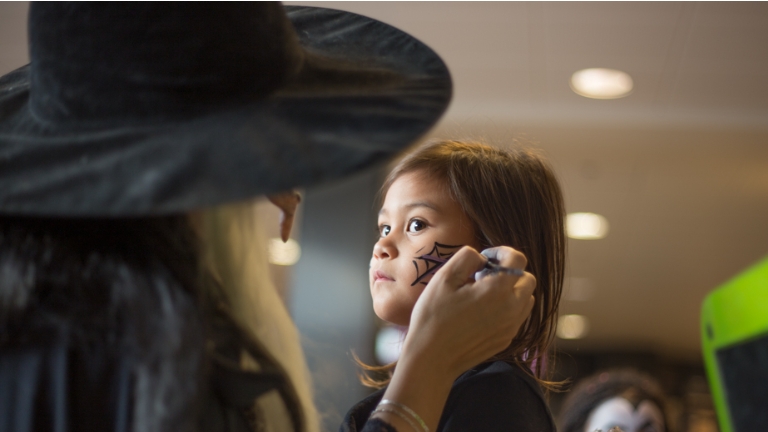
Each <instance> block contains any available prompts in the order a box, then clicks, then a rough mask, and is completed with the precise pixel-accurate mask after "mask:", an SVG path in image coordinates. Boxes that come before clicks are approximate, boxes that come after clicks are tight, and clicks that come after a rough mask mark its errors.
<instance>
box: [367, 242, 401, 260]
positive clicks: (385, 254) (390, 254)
mask: <svg viewBox="0 0 768 432" xmlns="http://www.w3.org/2000/svg"><path fill="white" fill-rule="evenodd" d="M373 256H374V257H375V258H376V259H387V258H395V257H397V248H395V247H394V245H393V244H392V242H391V241H389V239H387V238H386V237H385V238H382V239H379V241H377V242H376V244H375V245H373Z"/></svg>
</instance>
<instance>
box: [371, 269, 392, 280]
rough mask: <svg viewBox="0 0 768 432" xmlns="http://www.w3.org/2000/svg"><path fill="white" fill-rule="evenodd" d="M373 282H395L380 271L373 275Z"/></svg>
mask: <svg viewBox="0 0 768 432" xmlns="http://www.w3.org/2000/svg"><path fill="white" fill-rule="evenodd" d="M373 280H374V281H379V280H387V281H394V279H392V278H391V277H389V276H387V275H386V274H385V273H382V272H381V271H379V270H376V271H375V272H374V273H373Z"/></svg>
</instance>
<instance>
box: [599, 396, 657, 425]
mask: <svg viewBox="0 0 768 432" xmlns="http://www.w3.org/2000/svg"><path fill="white" fill-rule="evenodd" d="M613 427H619V428H621V430H622V431H623V432H665V428H664V416H663V415H662V414H661V410H660V409H659V407H657V406H656V404H655V403H653V402H652V401H649V400H643V401H641V402H640V403H639V404H637V407H635V406H633V405H632V404H631V403H630V402H629V401H628V400H626V399H624V398H623V397H619V396H617V397H614V398H611V399H607V400H605V401H603V402H601V403H600V405H598V406H596V407H595V409H593V410H592V412H591V413H590V414H589V418H588V419H587V423H586V425H585V427H584V432H594V431H596V430H602V431H608V430H610V429H611V428H613Z"/></svg>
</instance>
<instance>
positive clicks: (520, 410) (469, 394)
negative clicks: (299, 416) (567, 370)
mask: <svg viewBox="0 0 768 432" xmlns="http://www.w3.org/2000/svg"><path fill="white" fill-rule="evenodd" d="M384 391H385V389H381V390H379V391H377V392H375V393H372V394H371V395H370V396H368V397H366V398H365V399H363V400H362V401H360V402H359V403H358V404H357V405H355V406H354V407H352V409H351V410H349V412H348V413H347V415H346V416H345V417H344V423H343V424H342V425H341V427H340V428H339V431H340V432H385V431H386V432H390V431H394V429H393V428H391V427H389V425H387V424H386V423H384V422H381V421H371V422H367V420H368V417H369V416H370V415H371V412H372V411H373V410H374V409H375V408H376V405H377V404H378V403H379V402H380V401H381V398H382V396H383V395H384ZM459 431H462V432H464V431H510V432H556V429H555V422H554V419H553V418H552V414H551V413H550V411H549V407H548V406H547V403H546V401H545V399H544V395H543V394H542V391H541V388H540V387H539V385H538V383H537V382H536V381H535V380H534V379H533V378H532V377H531V376H530V375H528V374H527V373H525V372H524V371H523V369H521V368H520V366H517V365H513V364H509V363H506V362H502V361H496V362H488V363H482V364H480V365H478V366H476V367H474V368H473V369H470V370H469V371H467V372H465V373H464V374H462V375H461V376H460V377H459V378H458V379H457V380H456V381H455V382H454V383H453V386H452V387H451V393H450V394H449V395H448V401H447V402H446V403H445V408H444V409H443V415H442V417H440V424H439V425H438V427H437V432H459Z"/></svg>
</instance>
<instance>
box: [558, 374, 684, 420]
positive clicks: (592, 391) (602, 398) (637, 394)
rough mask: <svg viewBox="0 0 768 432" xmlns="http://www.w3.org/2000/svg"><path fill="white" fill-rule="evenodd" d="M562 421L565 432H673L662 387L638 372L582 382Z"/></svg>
mask: <svg viewBox="0 0 768 432" xmlns="http://www.w3.org/2000/svg"><path fill="white" fill-rule="evenodd" d="M558 420H559V422H558V423H559V425H560V431H561V432H594V431H596V430H601V431H608V430H611V429H613V428H620V429H621V430H622V431H623V432H670V430H669V429H668V427H667V424H668V422H667V414H666V409H665V403H664V393H663V392H662V390H661V387H660V386H659V384H658V383H657V382H656V380H654V379H653V378H652V377H650V376H649V375H647V374H644V373H641V372H638V371H636V370H634V369H617V370H610V371H604V372H599V373H597V374H595V375H593V376H591V377H588V378H584V379H583V380H581V381H579V383H578V384H577V385H576V386H575V387H574V388H573V390H572V391H571V392H570V394H568V396H567V397H566V399H565V400H564V401H563V407H562V410H561V412H560V416H559V419H558Z"/></svg>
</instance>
